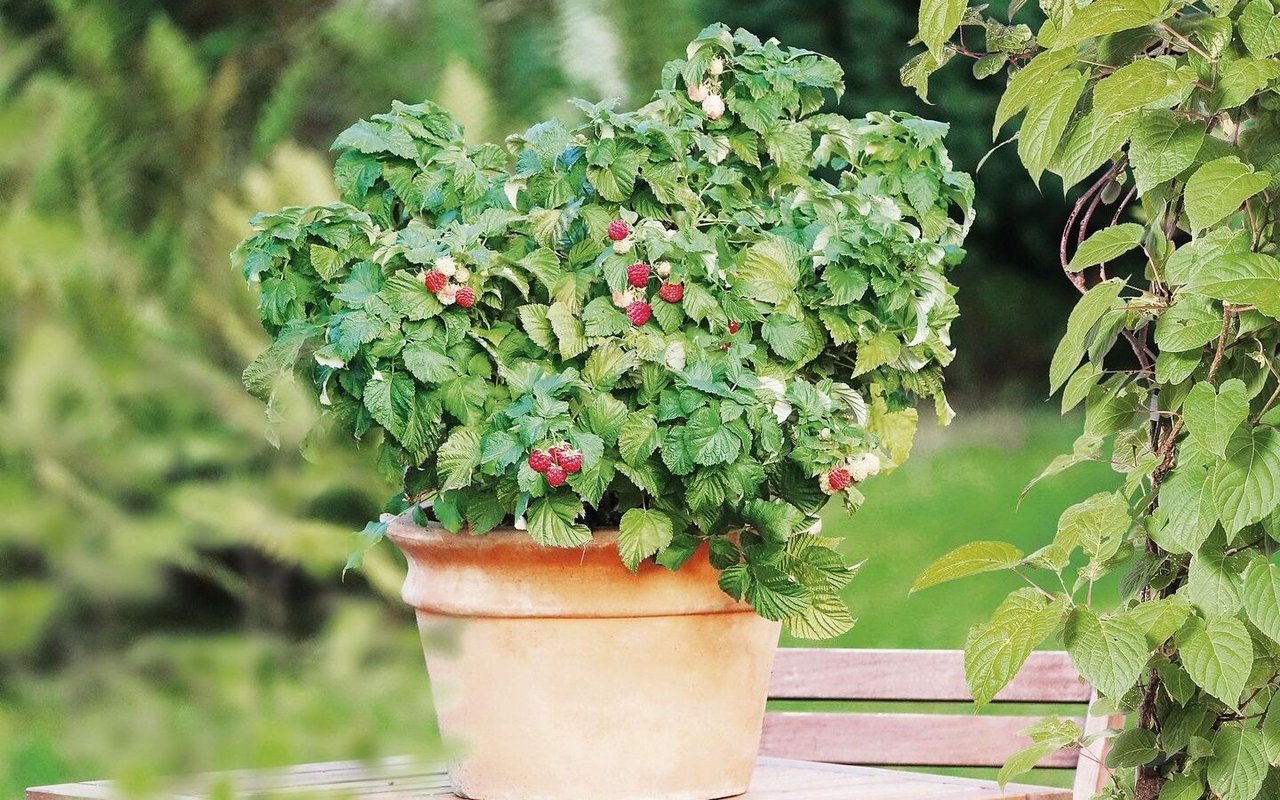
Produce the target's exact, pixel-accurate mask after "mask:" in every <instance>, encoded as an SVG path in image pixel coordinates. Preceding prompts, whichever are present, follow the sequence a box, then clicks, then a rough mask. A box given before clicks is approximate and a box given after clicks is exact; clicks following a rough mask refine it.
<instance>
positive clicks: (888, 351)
mask: <svg viewBox="0 0 1280 800" xmlns="http://www.w3.org/2000/svg"><path fill="white" fill-rule="evenodd" d="M901 353H902V341H901V340H900V339H899V338H898V337H897V336H896V335H894V334H893V333H891V332H889V331H881V332H880V333H877V334H876V335H875V336H872V337H871V338H870V339H868V340H866V341H865V342H859V343H858V351H857V357H856V359H855V362H854V367H853V374H854V376H858V375H865V374H866V373H868V372H870V371H871V370H873V369H878V368H879V367H883V366H884V365H885V364H889V363H892V362H893V361H896V360H897V358H898V356H899V355H900V354H901Z"/></svg>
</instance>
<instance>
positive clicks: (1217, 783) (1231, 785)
mask: <svg viewBox="0 0 1280 800" xmlns="http://www.w3.org/2000/svg"><path fill="white" fill-rule="evenodd" d="M1206 772H1207V775H1208V778H1209V788H1211V789H1213V792H1214V794H1215V795H1216V796H1217V797H1218V798H1219V800H1255V798H1256V797H1257V796H1258V792H1260V791H1262V783H1263V781H1264V780H1265V779H1266V777H1267V757H1266V752H1265V750H1264V748H1263V745H1262V734H1261V733H1259V732H1258V730H1257V729H1256V728H1252V727H1245V726H1244V725H1243V724H1239V723H1231V724H1227V725H1223V726H1222V728H1220V729H1219V730H1218V733H1217V735H1216V736H1214V738H1213V757H1212V758H1211V759H1209V767H1208V769H1207V771H1206Z"/></svg>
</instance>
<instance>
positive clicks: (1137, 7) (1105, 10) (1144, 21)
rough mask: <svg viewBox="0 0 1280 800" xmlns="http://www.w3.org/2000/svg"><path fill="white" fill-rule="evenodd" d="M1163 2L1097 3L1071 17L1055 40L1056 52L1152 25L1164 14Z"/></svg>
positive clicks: (1124, 0)
mask: <svg viewBox="0 0 1280 800" xmlns="http://www.w3.org/2000/svg"><path fill="white" fill-rule="evenodd" d="M1164 6H1165V4H1164V2H1163V0H1097V2H1095V3H1093V4H1091V5H1088V6H1085V7H1084V8H1082V9H1080V10H1079V11H1077V12H1076V13H1075V14H1074V15H1072V17H1071V21H1070V22H1068V23H1067V24H1066V26H1065V27H1063V29H1062V32H1061V33H1059V34H1058V35H1057V37H1055V38H1054V40H1053V47H1054V48H1055V49H1059V48H1063V47H1074V46H1075V45H1078V44H1080V43H1081V42H1083V41H1084V40H1085V39H1092V38H1094V37H1095V36H1103V35H1105V34H1108V33H1119V32H1120V31H1127V30H1130V29H1131V28H1141V27H1143V26H1144V25H1150V24H1151V23H1152V22H1154V21H1156V20H1157V19H1159V17H1160V13H1161V12H1162V11H1164Z"/></svg>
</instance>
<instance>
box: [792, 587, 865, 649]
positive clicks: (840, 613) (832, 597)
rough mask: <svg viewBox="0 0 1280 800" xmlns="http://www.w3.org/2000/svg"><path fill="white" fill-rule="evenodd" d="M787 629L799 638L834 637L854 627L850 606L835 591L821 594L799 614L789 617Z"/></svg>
mask: <svg viewBox="0 0 1280 800" xmlns="http://www.w3.org/2000/svg"><path fill="white" fill-rule="evenodd" d="M786 623H787V631H788V632H789V633H790V634H791V635H792V636H795V637H796V638H799V639H834V638H835V637H837V636H840V635H842V634H844V633H847V632H848V631H849V630H850V629H851V628H853V626H854V623H855V620H854V618H853V613H852V612H851V611H850V610H849V606H847V605H845V602H844V601H843V600H841V599H840V595H838V594H834V593H826V594H819V595H817V596H815V597H813V598H812V600H811V601H810V603H809V605H808V606H807V607H806V608H805V609H804V610H803V611H801V612H800V613H799V614H795V615H792V616H790V617H787V620H786Z"/></svg>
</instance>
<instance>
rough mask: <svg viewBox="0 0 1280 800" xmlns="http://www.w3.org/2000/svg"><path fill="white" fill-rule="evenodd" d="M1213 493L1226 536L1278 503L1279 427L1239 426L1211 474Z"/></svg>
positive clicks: (1273, 507)
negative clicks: (1224, 455) (1250, 427)
mask: <svg viewBox="0 0 1280 800" xmlns="http://www.w3.org/2000/svg"><path fill="white" fill-rule="evenodd" d="M1213 496H1214V499H1215V500H1216V501H1217V504H1218V508H1219V509H1220V511H1221V513H1222V526H1223V528H1225V529H1226V531H1227V535H1228V538H1230V537H1232V536H1234V535H1235V534H1236V533H1237V532H1238V531H1239V530H1240V529H1241V528H1243V527H1244V526H1246V525H1250V524H1252V523H1254V522H1258V521H1259V520H1261V519H1262V518H1263V517H1265V516H1267V515H1268V514H1271V513H1272V512H1273V511H1275V509H1276V506H1277V505H1280V430H1277V429H1275V428H1263V427H1258V428H1253V429H1249V428H1240V429H1238V430H1237V431H1236V433H1235V435H1234V436H1232V437H1231V440H1230V441H1229V442H1228V443H1227V452H1226V458H1225V459H1224V460H1222V461H1220V462H1219V463H1218V465H1217V469H1216V470H1215V472H1214V476H1213Z"/></svg>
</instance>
